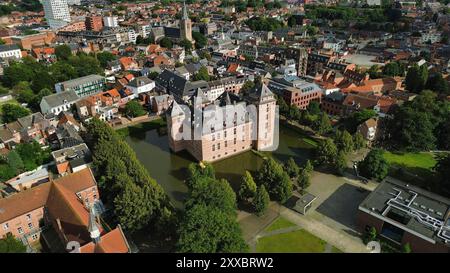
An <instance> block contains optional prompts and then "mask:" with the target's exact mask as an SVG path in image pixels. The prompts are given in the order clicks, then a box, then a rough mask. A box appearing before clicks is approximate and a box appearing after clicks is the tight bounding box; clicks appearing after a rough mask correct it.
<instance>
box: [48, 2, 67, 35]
mask: <svg viewBox="0 0 450 273" xmlns="http://www.w3.org/2000/svg"><path fill="white" fill-rule="evenodd" d="M42 5H43V6H44V12H45V19H47V23H48V25H49V26H50V28H52V29H58V28H61V27H64V26H66V25H67V24H68V23H70V12H69V5H68V3H67V0H43V1H42Z"/></svg>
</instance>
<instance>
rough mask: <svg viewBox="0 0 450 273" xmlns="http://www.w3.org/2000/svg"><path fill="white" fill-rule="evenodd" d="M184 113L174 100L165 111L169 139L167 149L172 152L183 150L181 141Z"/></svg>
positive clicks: (182, 140) (183, 146) (182, 141)
mask: <svg viewBox="0 0 450 273" xmlns="http://www.w3.org/2000/svg"><path fill="white" fill-rule="evenodd" d="M184 119H185V113H184V111H183V109H182V108H181V107H180V105H179V104H178V103H177V102H176V101H175V100H174V101H173V102H172V105H171V106H170V107H169V109H168V110H167V129H168V137H169V147H170V149H171V150H172V151H174V152H178V151H181V150H184V149H185V145H184V139H183V133H184V132H183V122H184Z"/></svg>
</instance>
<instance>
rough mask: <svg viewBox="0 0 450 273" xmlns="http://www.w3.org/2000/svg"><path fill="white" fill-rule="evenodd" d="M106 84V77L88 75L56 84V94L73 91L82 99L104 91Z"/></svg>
mask: <svg viewBox="0 0 450 273" xmlns="http://www.w3.org/2000/svg"><path fill="white" fill-rule="evenodd" d="M105 83H106V80H105V77H102V76H99V75H88V76H84V77H81V78H77V79H73V80H69V81H65V82H59V83H57V84H55V90H56V93H61V92H63V91H73V92H75V94H77V96H78V97H79V98H82V97H87V96H90V95H94V94H96V93H99V92H102V91H104V89H105Z"/></svg>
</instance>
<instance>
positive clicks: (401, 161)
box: [384, 151, 436, 170]
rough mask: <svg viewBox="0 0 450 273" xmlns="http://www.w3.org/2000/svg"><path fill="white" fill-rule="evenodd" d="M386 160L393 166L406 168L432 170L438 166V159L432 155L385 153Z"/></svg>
mask: <svg viewBox="0 0 450 273" xmlns="http://www.w3.org/2000/svg"><path fill="white" fill-rule="evenodd" d="M384 158H386V160H387V161H388V162H389V163H390V164H392V165H397V166H400V167H404V168H423V169H427V170H431V169H432V168H433V167H434V165H436V159H435V158H434V156H433V154H431V153H403V154H400V153H391V152H387V151H385V152H384Z"/></svg>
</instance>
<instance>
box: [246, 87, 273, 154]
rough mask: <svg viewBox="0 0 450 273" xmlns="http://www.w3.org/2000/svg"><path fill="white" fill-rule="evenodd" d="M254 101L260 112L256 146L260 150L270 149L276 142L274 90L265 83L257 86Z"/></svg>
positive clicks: (258, 112)
mask: <svg viewBox="0 0 450 273" xmlns="http://www.w3.org/2000/svg"><path fill="white" fill-rule="evenodd" d="M251 96H252V97H253V101H254V102H253V103H254V104H255V105H256V108H257V114H258V123H257V140H256V141H255V144H254V145H255V148H256V149H257V150H258V151H261V150H265V149H268V148H270V147H272V146H273V145H274V144H275V137H276V136H275V133H276V132H275V127H276V126H275V118H276V116H275V115H276V106H277V103H276V99H275V96H274V94H273V93H272V91H270V89H269V88H268V87H267V86H266V85H265V84H264V83H262V84H260V85H259V86H256V87H255V90H254V93H253V94H252V95H251Z"/></svg>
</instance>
